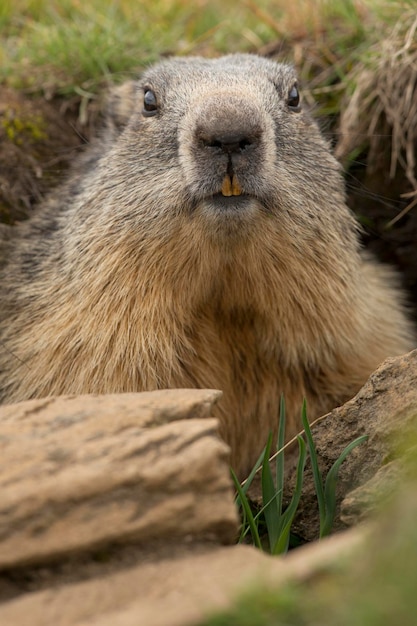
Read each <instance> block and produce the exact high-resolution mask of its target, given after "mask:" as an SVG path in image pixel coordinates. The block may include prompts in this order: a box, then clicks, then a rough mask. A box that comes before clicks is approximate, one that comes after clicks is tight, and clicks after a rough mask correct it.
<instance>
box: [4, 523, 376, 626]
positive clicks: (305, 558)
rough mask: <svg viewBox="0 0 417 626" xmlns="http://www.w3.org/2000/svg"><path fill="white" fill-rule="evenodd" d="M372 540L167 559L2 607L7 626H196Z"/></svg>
mask: <svg viewBox="0 0 417 626" xmlns="http://www.w3.org/2000/svg"><path fill="white" fill-rule="evenodd" d="M366 536H367V532H366V531H365V530H363V529H361V531H360V532H358V531H357V530H356V529H355V530H354V531H353V532H349V533H346V534H344V535H343V536H339V537H332V538H330V540H328V541H324V542H322V543H321V544H315V545H314V546H313V545H312V546H308V547H306V548H300V549H299V550H297V551H296V553H294V554H293V555H291V556H288V557H285V558H277V557H270V556H268V555H266V554H265V553H262V552H260V551H258V550H256V549H255V548H251V547H249V546H233V547H227V548H215V549H212V550H210V551H207V550H204V551H201V549H200V551H199V552H195V551H194V552H191V551H189V552H188V553H184V554H182V555H181V556H179V557H176V558H172V557H171V556H169V555H167V556H165V557H164V558H163V559H160V560H155V561H153V562H138V564H137V565H135V566H133V567H130V568H128V569H125V570H122V571H119V572H114V573H113V574H112V575H111V576H99V577H97V578H93V579H91V580H88V581H82V582H76V583H72V584H67V585H59V586H55V585H54V586H53V587H52V588H49V589H46V590H43V591H38V592H36V593H31V594H26V595H24V596H22V597H19V598H16V599H14V600H12V601H9V602H7V603H5V604H3V605H0V623H1V624H7V626H49V625H51V626H52V625H53V626H138V625H142V624H143V625H145V624H146V626H195V624H197V623H198V622H199V620H201V619H203V618H204V616H205V615H207V614H209V613H212V612H213V611H216V610H219V609H223V608H226V607H228V606H230V605H231V604H232V603H233V601H234V600H235V598H236V597H238V596H239V595H240V594H241V593H242V592H245V591H246V590H247V589H248V588H251V587H252V588H253V587H254V586H255V587H258V586H263V587H264V586H269V587H273V588H274V590H275V592H277V589H278V588H279V586H282V585H283V584H284V583H285V582H287V581H291V580H298V581H305V580H309V579H314V577H315V576H316V575H317V573H318V572H319V573H320V575H323V573H324V572H325V571H326V570H330V571H331V570H332V569H334V567H335V564H337V565H338V567H339V566H340V563H341V562H342V561H343V559H349V558H350V557H351V555H352V554H355V553H356V551H357V550H358V549H360V548H361V547H362V545H363V543H364V541H365V538H366Z"/></svg>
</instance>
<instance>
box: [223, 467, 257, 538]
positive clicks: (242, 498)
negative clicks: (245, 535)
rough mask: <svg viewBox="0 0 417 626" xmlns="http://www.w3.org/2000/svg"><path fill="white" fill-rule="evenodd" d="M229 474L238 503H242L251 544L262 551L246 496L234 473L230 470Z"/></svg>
mask: <svg viewBox="0 0 417 626" xmlns="http://www.w3.org/2000/svg"><path fill="white" fill-rule="evenodd" d="M230 473H231V475H232V480H233V482H234V484H235V489H236V491H237V493H238V495H239V498H240V501H241V503H242V508H243V510H244V512H245V516H246V519H247V521H248V524H249V527H250V531H251V534H252V539H253V543H254V544H255V546H256V547H257V548H259V550H262V544H261V540H260V537H259V533H258V527H257V524H256V522H255V519H254V517H253V513H252V511H251V508H250V506H249V502H248V499H247V497H246V494H245V493H244V491H243V489H242V487H241V485H240V482H239V481H238V479H237V476H236V474H235V473H234V471H233V470H232V469H231V468H230Z"/></svg>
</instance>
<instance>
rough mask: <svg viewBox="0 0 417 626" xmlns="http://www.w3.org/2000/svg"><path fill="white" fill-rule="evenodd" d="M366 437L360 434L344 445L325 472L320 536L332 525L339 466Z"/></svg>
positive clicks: (328, 530) (327, 531) (327, 532)
mask: <svg viewBox="0 0 417 626" xmlns="http://www.w3.org/2000/svg"><path fill="white" fill-rule="evenodd" d="M367 439H368V435H362V436H361V437H358V438H357V439H355V440H354V441H352V443H350V444H349V445H348V446H346V448H345V449H344V450H343V452H342V454H341V455H340V456H339V458H338V459H337V460H336V461H335V462H334V463H333V465H332V467H331V468H330V470H329V473H328V474H327V478H326V484H325V488H324V499H325V507H326V515H325V518H324V520H323V523H321V521H320V538H322V537H325V536H326V535H328V534H329V533H330V531H331V529H332V526H333V521H334V516H335V513H336V484H337V476H338V473H339V469H340V466H341V465H342V463H343V461H344V460H345V459H346V457H347V456H348V455H349V454H350V453H351V452H352V450H353V448H356V446H358V445H359V444H361V443H363V442H364V441H366V440H367Z"/></svg>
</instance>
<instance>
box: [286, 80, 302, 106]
mask: <svg viewBox="0 0 417 626" xmlns="http://www.w3.org/2000/svg"><path fill="white" fill-rule="evenodd" d="M287 104H288V106H289V108H290V109H291V110H292V111H299V110H300V92H299V91H298V87H297V83H296V84H295V85H293V87H291V89H290V91H289V94H288V100H287Z"/></svg>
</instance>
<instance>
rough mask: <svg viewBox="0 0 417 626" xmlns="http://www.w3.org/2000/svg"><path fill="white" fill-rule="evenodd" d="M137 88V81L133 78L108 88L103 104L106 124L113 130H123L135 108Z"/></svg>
mask: <svg viewBox="0 0 417 626" xmlns="http://www.w3.org/2000/svg"><path fill="white" fill-rule="evenodd" d="M137 90H138V83H137V81H135V80H129V81H128V82H126V83H123V84H122V85H118V86H117V87H113V88H112V89H111V90H110V92H109V94H108V96H107V98H106V100H105V104H104V117H105V120H106V125H107V126H109V127H111V128H113V129H114V130H118V131H121V130H123V128H124V127H125V126H126V124H127V123H128V121H129V119H130V116H131V114H132V113H133V110H134V108H135V104H136V100H137Z"/></svg>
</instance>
